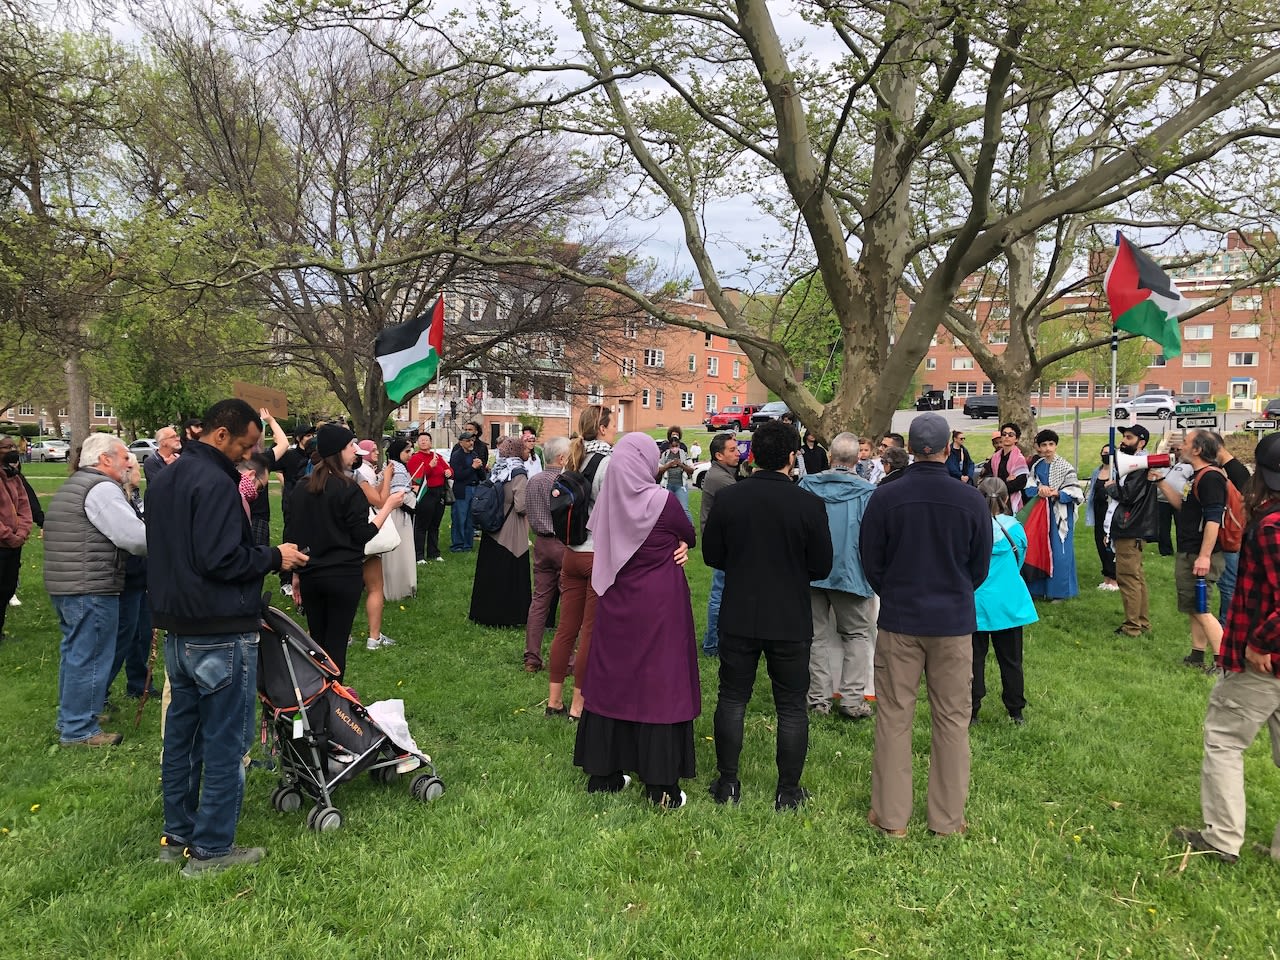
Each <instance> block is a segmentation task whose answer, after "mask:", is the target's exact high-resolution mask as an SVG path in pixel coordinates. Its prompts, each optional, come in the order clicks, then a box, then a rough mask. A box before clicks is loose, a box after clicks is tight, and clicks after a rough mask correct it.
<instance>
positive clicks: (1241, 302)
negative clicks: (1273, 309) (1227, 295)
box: [1231, 293, 1262, 310]
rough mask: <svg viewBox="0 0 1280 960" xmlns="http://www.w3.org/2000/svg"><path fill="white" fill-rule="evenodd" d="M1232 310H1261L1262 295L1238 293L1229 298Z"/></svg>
mask: <svg viewBox="0 0 1280 960" xmlns="http://www.w3.org/2000/svg"><path fill="white" fill-rule="evenodd" d="M1231 309H1232V310H1261V309H1262V294H1260V293H1238V294H1236V295H1235V296H1234V297H1232V298H1231Z"/></svg>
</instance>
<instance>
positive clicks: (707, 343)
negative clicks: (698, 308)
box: [702, 333, 711, 350]
mask: <svg viewBox="0 0 1280 960" xmlns="http://www.w3.org/2000/svg"><path fill="white" fill-rule="evenodd" d="M702 345H703V346H704V347H706V348H707V349H708V350H710V349H711V334H709V333H708V334H704V335H703V339H702Z"/></svg>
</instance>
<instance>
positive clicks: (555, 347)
mask: <svg viewBox="0 0 1280 960" xmlns="http://www.w3.org/2000/svg"><path fill="white" fill-rule="evenodd" d="M547 356H549V357H550V358H551V359H552V360H563V359H564V344H563V343H561V342H560V341H559V340H552V341H551V343H550V344H549V345H548V347H547Z"/></svg>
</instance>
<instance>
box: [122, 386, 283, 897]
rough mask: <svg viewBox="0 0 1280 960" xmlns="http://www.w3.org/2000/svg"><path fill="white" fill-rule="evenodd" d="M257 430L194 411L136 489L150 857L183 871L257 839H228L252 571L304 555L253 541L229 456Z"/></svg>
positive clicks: (237, 798) (248, 710) (253, 615)
mask: <svg viewBox="0 0 1280 960" xmlns="http://www.w3.org/2000/svg"><path fill="white" fill-rule="evenodd" d="M261 435H262V421H261V420H260V419H259V418H258V415H257V414H256V413H254V411H253V408H252V407H250V406H249V404H247V403H245V402H244V401H243V400H222V401H220V402H218V403H215V404H214V405H213V406H212V407H210V408H209V410H208V412H207V413H206V414H205V416H204V429H203V431H202V432H201V434H200V439H199V440H193V441H191V442H190V443H188V444H187V446H186V447H185V448H184V450H183V454H182V456H181V457H180V458H179V459H178V460H177V461H176V462H174V463H173V464H172V465H171V466H168V467H166V468H165V469H164V470H162V471H160V473H159V474H158V475H157V476H156V479H155V482H154V483H152V484H150V485H149V486H148V489H147V498H146V515H147V520H148V526H147V540H148V543H147V546H148V551H149V555H150V562H149V563H148V565H147V589H148V594H149V598H150V602H151V610H152V618H153V621H154V623H155V626H157V627H159V628H162V629H165V630H167V631H168V634H167V635H166V637H165V644H164V661H165V670H166V671H167V672H168V676H169V684H170V686H171V688H172V695H173V699H172V702H171V703H170V704H169V711H168V714H167V715H166V721H165V731H164V758H163V762H162V764H161V781H162V787H163V793H164V835H163V836H162V837H161V840H160V859H161V860H162V861H169V862H177V861H179V860H182V859H183V853H184V848H185V852H186V854H187V857H188V859H187V862H186V865H185V866H184V867H183V868H182V873H183V875H184V876H188V877H194V876H198V875H200V874H202V873H205V872H211V871H216V870H220V869H222V868H223V867H228V866H234V865H236V864H242V863H256V862H257V861H259V860H261V859H262V857H263V856H264V855H265V853H266V851H264V850H263V849H262V848H261V847H248V848H246V847H237V846H236V845H235V843H234V841H235V835H236V821H237V820H238V819H239V817H240V804H241V802H242V800H243V799H244V767H243V765H242V762H241V761H242V758H243V757H244V755H245V753H246V751H247V750H248V749H249V745H250V744H251V743H252V740H253V736H254V734H255V732H256V729H255V723H254V706H255V696H256V693H257V684H256V676H257V667H258V626H259V623H260V616H261V614H260V608H261V604H262V601H261V594H262V579H263V577H264V576H266V574H267V573H268V572H269V571H272V570H281V569H284V570H291V569H293V568H295V567H298V566H301V565H302V564H305V563H306V562H307V558H306V556H305V555H303V554H302V553H301V552H299V551H298V549H297V548H296V547H295V546H294V545H293V544H290V543H285V544H281V545H280V546H279V547H266V546H262V547H259V546H254V543H253V534H252V532H251V530H250V526H249V517H248V515H247V514H246V513H245V510H244V506H243V503H242V501H241V499H240V490H239V484H240V477H239V474H238V473H237V472H236V466H235V465H236V464H237V463H239V462H240V461H241V460H243V459H244V458H245V457H246V456H248V454H249V452H250V451H251V450H252V449H253V447H254V445H255V444H257V442H258V438H259V437H260V436H261Z"/></svg>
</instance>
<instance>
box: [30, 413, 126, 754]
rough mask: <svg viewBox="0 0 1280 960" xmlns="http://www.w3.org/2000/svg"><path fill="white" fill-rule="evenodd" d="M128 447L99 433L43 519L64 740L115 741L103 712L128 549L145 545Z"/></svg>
mask: <svg viewBox="0 0 1280 960" xmlns="http://www.w3.org/2000/svg"><path fill="white" fill-rule="evenodd" d="M128 465H129V451H128V450H127V449H126V448H125V445H124V442H123V441H121V440H120V438H119V437H113V436H111V435H110V434H105V433H94V434H90V435H89V437H88V438H87V439H86V440H85V442H84V446H83V447H82V448H81V450H80V460H79V467H78V469H77V470H76V472H75V473H73V474H72V475H71V476H70V477H69V478H68V479H67V481H66V483H64V484H63V485H62V486H61V487H60V488H59V489H58V492H57V493H55V494H54V495H53V500H52V501H51V502H50V504H49V509H48V511H47V512H46V514H45V524H44V585H45V589H46V590H47V591H48V592H49V598H50V599H51V600H52V601H53V608H54V610H56V611H57V613H58V624H59V626H61V628H62V647H61V662H60V664H59V668H58V721H57V726H58V736H59V739H60V741H61V743H62V745H63V746H64V747H71V746H84V747H107V746H115V745H116V744H118V743H119V742H120V741H121V740H123V739H124V737H123V736H122V735H121V734H118V733H106V732H104V731H103V730H102V727H101V726H99V719H98V718H99V715H100V714H101V713H102V709H103V703H104V701H105V700H106V695H107V681H108V678H109V677H110V675H111V663H112V659H113V657H114V656H115V647H116V628H117V624H118V622H119V616H120V591H121V590H122V589H123V587H124V571H125V556H126V555H127V554H135V555H141V554H145V553H146V552H147V530H146V527H145V526H144V525H143V523H142V520H141V519H140V518H139V517H138V515H137V513H135V512H134V509H133V507H131V506H130V505H129V502H128V500H126V499H125V495H124V490H123V488H122V487H121V482H122V481H123V480H124V475H125V470H126V469H127V468H128Z"/></svg>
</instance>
